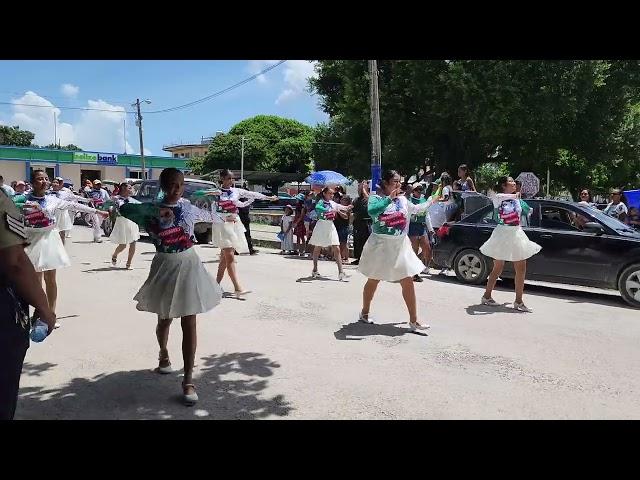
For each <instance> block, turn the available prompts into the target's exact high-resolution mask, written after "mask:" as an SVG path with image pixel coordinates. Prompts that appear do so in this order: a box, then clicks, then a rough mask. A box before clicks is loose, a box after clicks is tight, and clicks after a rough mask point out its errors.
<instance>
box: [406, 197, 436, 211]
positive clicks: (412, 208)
mask: <svg viewBox="0 0 640 480" xmlns="http://www.w3.org/2000/svg"><path fill="white" fill-rule="evenodd" d="M432 204H433V198H427V201H426V202H424V203H419V204H417V205H416V204H414V203H411V202H409V201H408V200H407V210H408V211H409V215H422V214H423V213H425V212H426V211H427V209H428V208H429V207H430V206H431V205H432Z"/></svg>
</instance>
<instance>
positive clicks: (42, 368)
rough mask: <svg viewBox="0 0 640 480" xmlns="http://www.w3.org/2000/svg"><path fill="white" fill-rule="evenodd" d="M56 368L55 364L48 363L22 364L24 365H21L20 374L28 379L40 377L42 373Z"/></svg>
mask: <svg viewBox="0 0 640 480" xmlns="http://www.w3.org/2000/svg"><path fill="white" fill-rule="evenodd" d="M56 366H57V364H55V363H49V362H45V363H40V364H34V363H29V362H24V364H23V365H22V374H23V375H28V376H29V377H41V376H42V374H43V373H45V372H48V371H49V370H51V369H52V368H53V367H56Z"/></svg>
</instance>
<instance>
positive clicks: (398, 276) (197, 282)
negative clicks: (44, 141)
mask: <svg viewBox="0 0 640 480" xmlns="http://www.w3.org/2000/svg"><path fill="white" fill-rule="evenodd" d="M458 177H459V178H458V179H457V180H453V178H452V176H451V175H449V174H448V173H446V172H445V173H443V174H442V175H441V176H440V178H439V179H438V180H437V181H436V182H432V183H430V184H425V183H420V182H418V183H415V184H413V185H409V184H403V183H401V177H400V175H399V174H398V172H396V171H394V170H388V171H386V172H384V173H383V174H382V177H381V181H380V184H379V185H377V188H376V190H375V191H370V188H369V183H368V182H367V181H363V182H360V183H359V184H358V196H357V197H356V198H355V199H351V198H350V197H349V196H348V195H346V193H345V190H344V188H343V187H341V186H331V185H326V186H322V187H321V189H320V191H319V193H317V194H314V193H312V192H307V193H305V194H300V195H298V197H297V203H296V205H295V206H294V205H289V206H287V207H286V208H285V212H284V215H283V216H282V221H281V232H280V237H281V242H282V243H281V253H290V254H296V255H301V256H306V255H307V251H308V249H311V250H312V252H311V257H312V259H313V268H312V272H311V277H312V278H318V277H320V276H321V274H320V272H319V269H318V261H319V258H320V256H321V255H322V254H323V253H324V255H325V257H327V258H329V259H331V260H333V261H335V263H336V266H337V270H338V279H339V280H340V281H346V280H347V279H348V276H347V274H346V272H345V271H344V269H343V265H344V263H345V262H347V261H348V259H349V248H348V236H349V230H350V227H351V226H352V227H353V233H354V235H353V236H354V238H353V244H354V256H355V259H354V260H353V261H352V262H351V264H352V265H357V266H358V269H357V270H358V271H359V272H360V273H361V274H362V275H363V276H364V277H365V278H366V282H365V284H364V286H363V291H362V304H361V308H360V312H359V315H358V321H360V322H362V323H366V324H370V323H373V322H374V320H373V318H372V316H371V315H370V310H371V305H372V302H373V299H374V296H375V293H376V290H377V288H378V285H379V283H380V282H381V281H386V282H392V283H399V284H400V287H401V291H402V297H403V299H404V302H405V305H406V308H407V311H408V316H409V319H408V324H409V328H410V329H411V330H412V331H418V330H426V329H428V328H430V326H429V325H427V324H425V323H422V322H420V321H419V315H418V311H417V302H416V294H415V285H414V282H420V281H422V279H421V277H420V275H419V274H420V273H423V272H426V273H429V263H430V260H431V256H432V244H433V242H434V239H435V237H436V235H437V231H438V230H439V229H440V228H441V227H442V226H443V224H444V223H446V221H447V218H450V215H451V212H452V210H453V209H455V207H456V204H455V201H454V192H455V191H463V192H474V191H475V185H474V182H473V180H472V179H471V177H470V176H469V169H468V168H467V167H466V165H461V166H460V168H459V169H458ZM159 184H160V191H161V194H160V195H159V196H158V198H157V199H156V200H155V201H154V202H151V203H140V202H138V201H137V200H135V199H134V198H133V196H132V193H133V192H132V187H131V185H130V184H128V183H126V182H125V183H122V184H120V185H118V186H117V188H116V191H115V192H113V194H109V192H107V191H106V190H105V189H104V188H102V185H101V182H100V181H99V180H98V181H94V182H89V181H87V183H86V185H85V187H84V188H83V189H82V192H81V194H80V195H77V194H75V193H73V192H71V191H70V190H69V189H68V188H67V187H65V186H64V180H63V179H62V178H59V177H58V178H55V179H54V180H53V181H52V182H50V181H49V178H48V176H47V174H46V173H45V172H44V171H41V170H37V171H34V172H33V175H32V178H31V179H30V182H29V183H27V182H20V181H17V182H15V188H14V187H7V186H5V185H4V182H3V179H2V177H0V187H1V188H0V190H1V193H0V214H2V216H3V217H4V218H5V220H6V221H5V222H2V223H1V224H0V273H2V275H1V276H0V278H1V280H0V297H1V299H2V301H3V304H6V305H9V306H10V308H9V309H6V308H3V309H1V310H2V311H1V312H0V356H1V357H0V367H1V368H0V372H1V373H0V392H1V394H0V418H1V419H7V418H12V417H13V415H14V411H15V406H16V398H17V392H18V385H19V378H20V372H21V368H22V363H23V361H24V356H25V353H26V349H27V348H28V344H29V340H28V336H29V331H30V329H31V327H32V326H33V324H34V322H35V321H36V320H37V319H39V320H41V321H42V322H44V323H45V324H46V325H47V327H48V333H49V334H50V333H51V332H52V331H53V330H54V329H55V328H56V326H57V323H56V300H57V290H58V285H57V280H56V271H57V269H59V268H63V267H66V266H68V265H69V264H70V259H69V256H68V254H67V252H66V246H65V243H64V242H65V238H67V236H68V232H70V230H71V229H72V227H73V216H72V215H69V212H70V211H78V212H83V213H86V214H90V215H92V216H94V218H95V222H93V223H94V226H95V225H97V226H98V229H99V228H100V224H101V223H102V220H103V218H105V217H106V216H108V215H110V214H112V215H114V216H115V217H116V221H115V225H114V228H113V230H112V232H111V235H110V241H111V242H112V243H114V244H116V249H115V251H114V252H113V254H112V257H111V262H112V264H113V265H114V266H115V265H117V262H118V255H119V254H120V253H122V252H123V251H124V250H125V249H126V248H127V246H128V247H129V251H128V255H127V262H126V268H131V263H132V260H133V258H134V255H135V251H136V242H137V241H138V239H139V237H140V233H139V232H140V228H141V227H142V228H144V230H145V231H146V232H148V233H149V235H150V237H151V240H152V241H153V244H154V246H155V250H156V253H155V256H154V258H153V260H152V262H151V266H150V270H149V274H148V276H147V279H146V280H145V282H144V283H143V285H142V286H141V287H140V289H139V290H138V292H137V293H136V294H135V295H134V296H133V300H134V301H135V302H136V308H137V309H138V310H140V311H146V312H150V313H154V314H155V315H156V316H157V325H156V330H155V334H156V339H157V342H158V347H159V355H158V366H157V368H156V372H158V373H160V374H168V373H171V372H172V371H173V368H172V364H171V360H170V357H169V353H168V350H167V342H168V337H169V330H170V326H171V323H172V321H173V319H175V318H180V319H181V327H182V333H183V338H182V355H183V362H184V380H183V382H182V392H183V400H184V403H185V404H187V405H193V404H195V403H196V402H197V401H198V395H197V393H196V387H195V384H194V380H193V366H194V362H195V352H196V345H197V331H196V317H197V315H198V314H202V313H205V312H207V311H210V310H211V309H213V308H215V307H216V306H217V305H218V304H219V303H220V301H221V299H222V298H223V296H224V293H225V292H224V290H223V287H222V281H223V279H224V277H225V275H227V274H228V276H229V279H230V280H231V283H232V284H233V287H234V291H233V293H231V295H232V296H235V297H237V298H242V297H245V296H246V295H247V294H249V293H250V290H247V289H245V288H244V287H243V286H242V285H241V283H240V279H239V277H238V273H237V271H236V266H235V265H236V263H237V260H236V259H235V254H237V253H253V252H252V250H253V248H252V246H251V247H250V243H249V242H250V235H249V234H248V231H247V228H245V225H244V221H243V219H242V210H243V209H247V208H248V207H249V206H250V204H251V203H252V202H253V201H254V200H256V199H261V200H271V201H276V200H278V197H277V196H266V195H263V194H260V193H257V192H252V191H249V190H245V189H240V188H235V187H233V185H234V178H233V175H232V173H231V172H230V171H229V170H223V171H222V173H221V175H220V187H219V188H214V189H211V190H206V191H203V192H200V194H201V195H203V196H206V197H208V198H209V199H210V200H211V202H209V203H208V206H207V207H205V208H199V207H197V206H196V205H194V204H192V203H191V202H190V201H189V200H188V199H186V198H183V193H184V176H183V174H182V173H181V172H180V171H179V170H177V169H175V168H167V169H165V170H163V171H162V173H161V175H160V178H159ZM519 187H520V186H519V185H518V182H516V181H515V180H514V179H513V178H512V177H509V176H505V177H502V178H500V179H499V181H498V184H497V186H496V188H495V191H496V192H497V193H496V194H495V195H493V197H492V201H493V206H494V211H493V216H494V220H495V223H496V224H497V227H496V228H495V229H494V230H493V233H492V234H491V237H490V238H489V240H488V241H487V242H485V243H484V244H483V245H482V247H481V248H480V250H481V252H482V253H483V254H484V255H486V256H488V257H490V258H492V259H493V270H492V272H491V274H490V275H489V278H488V280H487V286H486V290H485V292H484V294H483V296H482V299H481V302H482V304H483V305H487V306H496V305H497V303H496V302H495V300H494V299H493V298H492V292H493V289H494V287H495V284H496V281H497V279H498V277H499V276H500V274H501V273H502V269H503V267H504V264H505V262H513V264H514V269H515V272H516V279H515V301H514V303H513V306H514V309H515V310H517V311H520V312H530V311H531V310H530V309H529V308H528V307H527V306H525V304H524V300H523V290H524V278H525V274H526V262H527V259H528V258H530V257H531V256H533V255H535V254H537V253H538V252H539V251H540V249H541V247H540V246H539V245H537V244H536V243H534V242H532V241H530V240H529V239H528V238H527V236H526V234H525V233H524V231H523V230H522V228H521V224H522V218H526V217H527V216H528V215H530V214H531V209H530V208H529V206H528V205H527V203H526V199H522V198H521V194H520V192H519ZM621 196H622V195H621V192H619V191H613V192H612V201H611V203H610V204H609V205H608V206H607V207H606V208H605V213H606V214H608V215H611V216H613V217H616V218H618V219H619V220H621V221H627V222H636V223H635V224H634V225H637V224H638V223H637V222H638V215H637V209H636V211H635V213H634V212H633V211H632V210H631V209H627V208H626V206H625V205H624V203H623V202H622V201H621ZM581 198H582V199H583V200H582V201H583V202H585V203H586V204H590V194H589V192H588V190H584V191H583V192H582V193H581ZM198 222H208V223H211V224H212V225H213V241H214V243H215V244H216V245H217V246H218V247H219V248H220V263H219V266H218V271H217V275H216V278H215V279H214V278H213V277H212V276H211V275H210V274H209V273H208V272H207V270H206V269H205V268H204V266H203V264H202V262H201V260H200V258H199V256H198V254H197V253H196V250H195V249H194V248H193V246H194V244H195V243H196V241H195V237H194V227H195V224H196V223H198ZM630 224H633V223H630ZM94 228H95V227H94ZM94 231H95V230H94ZM100 236H101V234H100ZM294 236H295V241H294V238H293V237H294ZM94 238H95V241H99V240H100V238H99V237H98V236H97V234H94ZM43 281H44V289H43V288H42V282H43ZM29 306H32V307H34V309H35V310H34V314H33V315H29Z"/></svg>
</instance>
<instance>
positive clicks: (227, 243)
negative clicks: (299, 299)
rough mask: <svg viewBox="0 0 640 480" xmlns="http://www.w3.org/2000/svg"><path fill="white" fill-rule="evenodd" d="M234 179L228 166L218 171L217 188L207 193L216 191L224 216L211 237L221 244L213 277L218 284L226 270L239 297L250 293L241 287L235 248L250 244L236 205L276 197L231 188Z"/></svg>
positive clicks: (246, 248)
mask: <svg viewBox="0 0 640 480" xmlns="http://www.w3.org/2000/svg"><path fill="white" fill-rule="evenodd" d="M233 180H234V179H233V174H232V173H231V172H230V171H229V170H226V169H225V170H222V172H221V173H220V184H221V188H220V191H219V192H211V193H210V194H212V195H213V194H216V195H219V199H218V207H217V209H218V213H219V214H220V215H221V216H222V218H223V219H224V220H225V221H224V222H222V223H218V224H214V225H213V236H214V240H213V241H214V243H215V244H216V245H217V246H218V247H220V264H219V265H218V275H217V277H216V281H217V282H218V284H220V283H221V282H222V279H223V278H224V274H225V272H229V278H230V279H231V282H232V283H233V288H234V295H235V296H236V297H241V296H243V295H246V294H247V293H250V290H244V289H243V288H242V287H241V286H240V281H239V280H238V274H237V272H236V266H235V257H234V250H235V251H236V252H238V253H249V246H248V245H247V238H246V237H245V235H244V232H245V228H244V225H243V224H242V222H241V221H240V218H239V217H238V209H239V208H242V207H246V206H248V205H250V204H251V203H252V202H253V201H254V200H271V201H272V202H275V201H277V200H278V197H277V196H276V195H274V196H271V197H269V196H267V195H263V194H262V193H258V192H251V191H249V190H244V189H242V188H233V186H232V185H233ZM240 198H247V199H248V200H247V201H246V202H241V201H240Z"/></svg>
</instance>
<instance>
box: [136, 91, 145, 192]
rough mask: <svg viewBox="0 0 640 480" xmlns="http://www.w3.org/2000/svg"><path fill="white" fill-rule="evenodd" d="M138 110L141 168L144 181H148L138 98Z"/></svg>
mask: <svg viewBox="0 0 640 480" xmlns="http://www.w3.org/2000/svg"><path fill="white" fill-rule="evenodd" d="M136 108H137V109H138V122H137V124H138V134H139V135H140V167H141V168H142V179H143V180H146V178H147V176H146V169H145V168H144V143H143V142H142V114H141V113H140V99H139V98H136Z"/></svg>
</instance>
